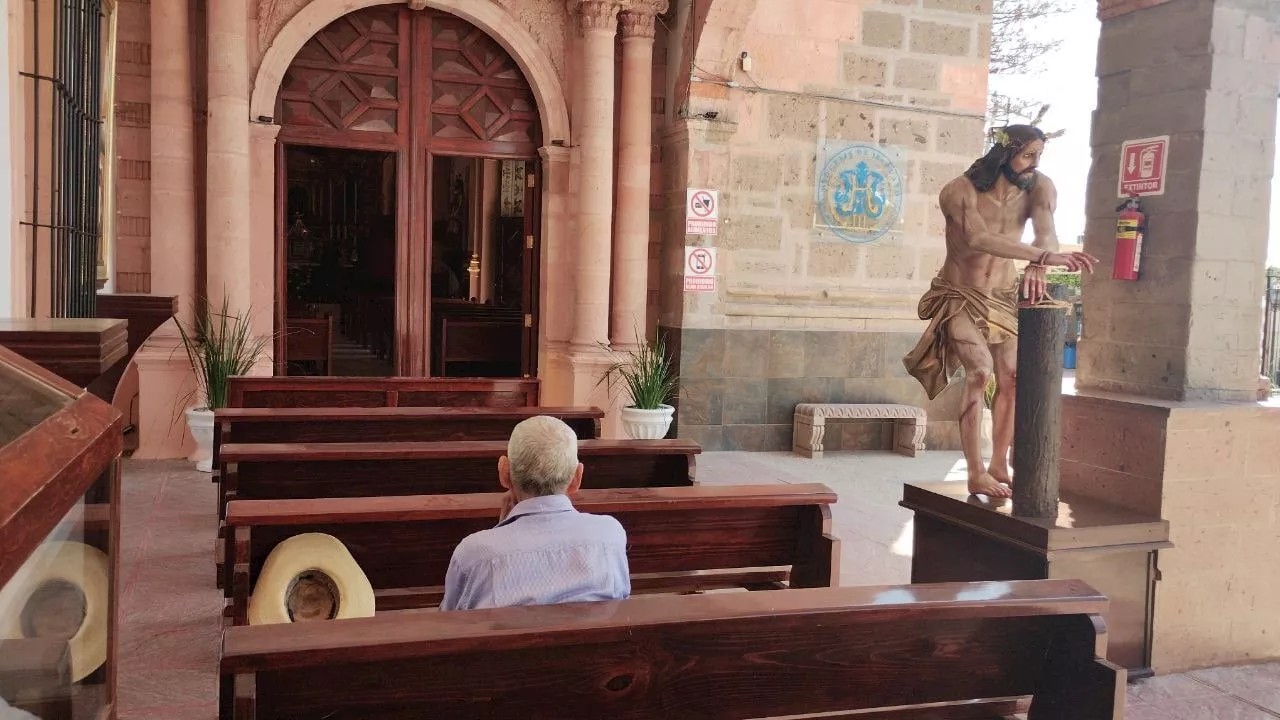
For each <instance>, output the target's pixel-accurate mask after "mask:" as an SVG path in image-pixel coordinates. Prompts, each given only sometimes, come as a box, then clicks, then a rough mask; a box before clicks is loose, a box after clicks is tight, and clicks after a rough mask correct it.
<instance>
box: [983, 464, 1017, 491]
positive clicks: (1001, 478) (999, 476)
mask: <svg viewBox="0 0 1280 720" xmlns="http://www.w3.org/2000/svg"><path fill="white" fill-rule="evenodd" d="M987 474H988V475H990V476H991V477H992V478H994V479H995V481H996V482H998V483H1003V484H1005V485H1008V486H1009V487H1013V475H1012V474H1010V473H1009V466H1008V465H996V464H995V463H992V464H991V465H989V466H987Z"/></svg>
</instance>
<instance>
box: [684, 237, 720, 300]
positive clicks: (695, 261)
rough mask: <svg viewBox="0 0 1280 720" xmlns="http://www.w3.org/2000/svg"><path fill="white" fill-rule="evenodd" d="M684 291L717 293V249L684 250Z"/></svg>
mask: <svg viewBox="0 0 1280 720" xmlns="http://www.w3.org/2000/svg"><path fill="white" fill-rule="evenodd" d="M684 291H685V292H715V291H716V249H715V248H700V247H686V248H685V249H684Z"/></svg>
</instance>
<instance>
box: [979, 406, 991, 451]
mask: <svg viewBox="0 0 1280 720" xmlns="http://www.w3.org/2000/svg"><path fill="white" fill-rule="evenodd" d="M992 438H993V432H992V424H991V410H989V409H987V408H982V424H981V425H980V426H979V428H978V439H979V440H980V441H981V442H982V457H984V458H988V459H990V457H991V454H992V453H993V452H994V451H995V449H994V447H993V445H994V441H993V439H992Z"/></svg>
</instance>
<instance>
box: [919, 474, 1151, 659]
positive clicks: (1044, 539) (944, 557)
mask: <svg viewBox="0 0 1280 720" xmlns="http://www.w3.org/2000/svg"><path fill="white" fill-rule="evenodd" d="M901 505H902V506H903V507H905V508H907V509H909V510H913V511H914V512H915V524H914V549H913V552H912V559H911V582H913V583H935V582H973V581H1000V580H1042V579H1050V578H1054V579H1065V578H1074V579H1083V580H1084V581H1085V582H1087V583H1088V584H1089V585H1090V586H1092V587H1094V588H1096V589H1097V590H1098V591H1099V592H1101V593H1103V594H1104V595H1106V596H1107V598H1108V599H1109V600H1110V601H1111V607H1110V609H1109V610H1108V611H1107V613H1106V615H1105V617H1106V621H1107V659H1108V660H1110V661H1111V662H1113V663H1116V664H1118V665H1121V666H1123V667H1124V668H1126V669H1127V670H1128V671H1129V677H1130V678H1140V677H1145V676H1149V675H1151V673H1152V670H1151V667H1152V666H1151V643H1152V632H1151V622H1152V617H1153V616H1152V603H1153V601H1154V598H1155V582H1156V580H1157V579H1158V578H1159V571H1158V570H1157V566H1156V560H1157V559H1156V555H1157V551H1159V550H1161V549H1163V548H1167V547H1169V543H1168V538H1169V524H1168V523H1167V522H1165V521H1163V520H1161V519H1160V517H1159V516H1158V515H1154V516H1153V515H1147V514H1143V513H1139V512H1134V511H1131V510H1126V509H1123V508H1117V507H1113V506H1110V505H1107V504H1105V503H1100V502H1097V501H1096V500H1092V499H1089V498H1085V497H1077V496H1074V495H1071V494H1070V493H1067V492H1063V493H1062V497H1061V500H1060V501H1059V503H1058V509H1057V517H1055V518H1025V517H1015V516H1013V515H1012V514H1011V512H1010V510H1011V503H1010V502H1009V501H1008V500H1001V501H993V500H990V499H986V498H979V497H976V496H972V495H969V492H968V490H967V488H966V487H965V484H964V483H938V484H932V485H920V486H917V485H907V486H906V487H905V488H904V490H903V499H902V503H901Z"/></svg>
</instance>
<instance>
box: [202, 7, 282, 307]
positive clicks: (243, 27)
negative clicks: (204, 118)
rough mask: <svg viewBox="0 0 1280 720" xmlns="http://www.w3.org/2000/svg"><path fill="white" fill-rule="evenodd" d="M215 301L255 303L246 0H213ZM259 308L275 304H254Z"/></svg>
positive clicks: (211, 209)
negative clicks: (250, 200)
mask: <svg viewBox="0 0 1280 720" xmlns="http://www.w3.org/2000/svg"><path fill="white" fill-rule="evenodd" d="M208 12H209V154H208V175H207V182H208V188H207V193H208V227H209V240H208V243H209V250H208V261H209V262H208V267H209V300H210V302H211V303H213V304H214V306H215V307H216V306H217V305H219V304H220V303H221V301H222V298H223V297H224V294H225V296H226V297H227V299H228V304H229V305H230V307H231V309H232V311H234V312H244V311H245V310H246V309H248V308H249V304H250V278H251V262H250V254H249V253H250V247H251V245H250V241H249V238H250V212H249V187H250V182H251V173H250V166H249V68H248V54H249V51H248V41H247V38H246V32H247V27H248V13H247V8H246V0H209V10H208ZM253 310H254V311H255V314H256V313H262V312H267V313H269V312H271V309H270V308H257V307H255V308H253Z"/></svg>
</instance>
